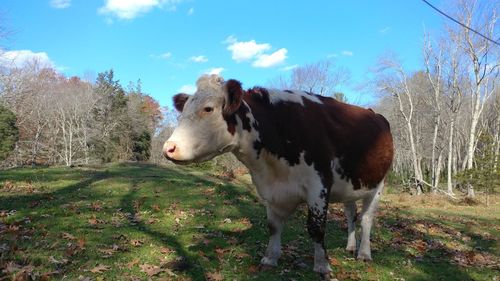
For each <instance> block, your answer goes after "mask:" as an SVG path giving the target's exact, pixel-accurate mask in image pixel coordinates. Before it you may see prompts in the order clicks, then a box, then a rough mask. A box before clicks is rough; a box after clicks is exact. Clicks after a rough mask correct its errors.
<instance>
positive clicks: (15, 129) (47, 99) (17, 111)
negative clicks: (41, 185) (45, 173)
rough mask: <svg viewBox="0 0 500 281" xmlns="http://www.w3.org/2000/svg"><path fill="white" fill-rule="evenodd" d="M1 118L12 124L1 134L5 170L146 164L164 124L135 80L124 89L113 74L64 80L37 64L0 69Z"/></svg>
mask: <svg viewBox="0 0 500 281" xmlns="http://www.w3.org/2000/svg"><path fill="white" fill-rule="evenodd" d="M0 116H4V118H10V119H9V120H15V122H12V121H11V124H12V125H10V126H9V125H7V124H3V125H2V127H1V128H0V130H2V134H3V135H4V136H9V138H10V139H7V137H4V138H3V140H2V143H1V146H0V149H1V150H2V151H1V152H0V156H2V155H3V158H4V159H3V164H4V165H8V166H19V165H34V164H37V165H38V164H43V165H54V164H63V165H66V166H72V165H81V164H89V163H97V162H111V161H125V160H141V161H143V160H148V159H149V158H150V157H151V143H152V138H153V136H154V134H155V132H156V130H157V128H158V127H159V125H160V123H161V121H162V118H163V115H162V112H161V108H160V105H159V104H158V102H157V101H156V100H154V99H153V98H152V97H150V96H148V95H147V94H145V93H143V92H142V89H141V82H140V80H139V81H138V82H137V83H130V84H129V85H128V86H127V88H124V87H123V86H122V85H121V84H120V82H119V81H118V80H116V78H115V77H114V73H113V70H109V71H105V72H102V73H99V74H98V75H97V78H96V79H95V81H86V80H82V79H81V78H79V77H70V78H67V77H65V76H63V75H61V74H59V73H58V72H57V71H55V70H54V69H52V68H50V67H44V66H40V65H39V64H38V63H37V62H36V61H32V62H30V63H27V64H26V65H25V66H23V67H8V68H7V67H4V68H3V69H1V73H0ZM13 118H14V119H13ZM0 160H2V159H0Z"/></svg>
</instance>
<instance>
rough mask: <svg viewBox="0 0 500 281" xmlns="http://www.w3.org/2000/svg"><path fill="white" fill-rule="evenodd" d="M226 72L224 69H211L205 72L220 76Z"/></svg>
mask: <svg viewBox="0 0 500 281" xmlns="http://www.w3.org/2000/svg"><path fill="white" fill-rule="evenodd" d="M222 71H224V67H214V68H210V69H207V70H205V74H216V75H220V73H221V72H222Z"/></svg>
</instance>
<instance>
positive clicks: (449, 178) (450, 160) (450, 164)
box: [447, 119, 455, 194]
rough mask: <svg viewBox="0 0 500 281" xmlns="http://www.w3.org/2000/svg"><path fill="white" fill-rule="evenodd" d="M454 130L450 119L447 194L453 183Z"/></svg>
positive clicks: (450, 190) (453, 124)
mask: <svg viewBox="0 0 500 281" xmlns="http://www.w3.org/2000/svg"><path fill="white" fill-rule="evenodd" d="M454 130H455V120H454V119H452V120H451V122H450V136H449V138H448V167H447V168H448V171H447V172H448V177H447V179H448V182H447V184H448V194H453V183H452V181H451V178H452V166H453V134H454Z"/></svg>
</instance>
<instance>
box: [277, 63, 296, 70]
mask: <svg viewBox="0 0 500 281" xmlns="http://www.w3.org/2000/svg"><path fill="white" fill-rule="evenodd" d="M297 67H299V65H298V64H293V65H288V66H285V67H282V68H280V70H282V71H290V70H292V69H294V68H297Z"/></svg>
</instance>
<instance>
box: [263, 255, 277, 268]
mask: <svg viewBox="0 0 500 281" xmlns="http://www.w3.org/2000/svg"><path fill="white" fill-rule="evenodd" d="M260 265H261V266H271V267H276V266H278V261H277V260H276V259H270V258H268V257H263V258H262V259H261V260H260Z"/></svg>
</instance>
